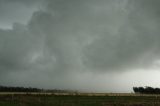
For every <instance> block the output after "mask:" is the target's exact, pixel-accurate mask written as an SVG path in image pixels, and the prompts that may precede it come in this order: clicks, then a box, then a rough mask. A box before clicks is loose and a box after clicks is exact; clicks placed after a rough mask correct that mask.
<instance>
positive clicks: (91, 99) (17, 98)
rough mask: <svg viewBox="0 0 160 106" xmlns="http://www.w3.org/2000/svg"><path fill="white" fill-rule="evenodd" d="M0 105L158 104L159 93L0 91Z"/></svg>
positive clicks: (158, 105) (130, 105)
mask: <svg viewBox="0 0 160 106" xmlns="http://www.w3.org/2000/svg"><path fill="white" fill-rule="evenodd" d="M0 106H160V95H141V94H134V93H133V94H132V93H121V94H119V93H7V92H6V93H0Z"/></svg>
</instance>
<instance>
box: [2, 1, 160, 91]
mask: <svg viewBox="0 0 160 106" xmlns="http://www.w3.org/2000/svg"><path fill="white" fill-rule="evenodd" d="M0 2H2V3H5V2H6V1H3V0H2V1H0ZM7 2H12V1H11V0H7ZM15 2H17V3H20V2H22V3H24V4H27V5H30V4H32V1H27V0H23V1H21V0H16V1H15ZM15 2H14V3H15ZM150 2H151V1H150V0H141V1H136V0H133V1H130V0H121V1H120V0H100V1H97V0H80V1H79V0H67V1H66V0H46V1H45V2H43V3H44V4H42V8H41V10H38V11H36V12H34V13H33V14H32V17H31V19H30V20H29V21H28V23H27V24H21V23H14V24H13V28H12V29H5V30H4V29H1V30H0V70H1V71H0V73H1V74H0V76H3V75H5V76H8V77H11V79H12V77H14V78H13V79H15V76H18V78H19V79H23V78H24V80H23V81H24V82H27V81H28V80H29V79H28V78H27V77H26V79H25V75H26V76H28V77H29V76H36V74H37V76H39V77H40V78H37V79H34V78H31V81H33V82H32V83H31V84H32V85H36V86H38V85H43V86H47V87H48V86H51V85H52V84H53V86H60V87H64V88H65V86H66V83H67V84H68V83H69V81H71V80H72V78H73V77H74V76H76V75H77V74H80V73H101V72H105V73H106V72H118V73H119V72H124V71H126V70H127V71H130V70H134V69H139V68H146V67H150V66H152V65H153V63H154V62H155V61H157V60H159V52H160V50H159V46H160V43H159V41H160V35H159V34H160V31H159V25H160V24H159V17H160V16H159V15H158V12H159V10H160V8H159V6H158V4H159V1H158V0H152V3H150ZM14 8H16V7H14ZM13 14H14V13H13ZM16 14H17V13H16ZM4 17H9V16H4ZM80 75H81V74H80ZM19 76H24V77H23V78H21V77H19ZM41 78H42V79H41ZM1 79H4V78H3V77H1ZM40 79H41V80H40ZM74 79H76V78H73V80H74ZM79 80H82V78H80V79H79ZM49 81H52V83H46V84H44V83H45V82H49ZM24 82H17V83H24ZM36 83H37V84H36ZM42 83H43V84H42ZM74 83H76V82H74ZM29 84H30V83H29ZM22 85H23V84H22Z"/></svg>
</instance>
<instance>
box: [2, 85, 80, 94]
mask: <svg viewBox="0 0 160 106" xmlns="http://www.w3.org/2000/svg"><path fill="white" fill-rule="evenodd" d="M0 92H49V93H75V92H77V91H72V90H59V89H39V88H32V87H28V88H27V87H11V86H0Z"/></svg>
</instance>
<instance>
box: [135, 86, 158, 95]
mask: <svg viewBox="0 0 160 106" xmlns="http://www.w3.org/2000/svg"><path fill="white" fill-rule="evenodd" d="M133 91H134V92H135V93H140V94H160V88H153V87H149V86H146V87H133Z"/></svg>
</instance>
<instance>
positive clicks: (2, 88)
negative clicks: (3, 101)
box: [0, 86, 42, 92]
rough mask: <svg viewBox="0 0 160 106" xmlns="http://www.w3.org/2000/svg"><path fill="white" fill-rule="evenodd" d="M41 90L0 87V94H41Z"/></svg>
mask: <svg viewBox="0 0 160 106" xmlns="http://www.w3.org/2000/svg"><path fill="white" fill-rule="evenodd" d="M41 91H42V89H38V88H31V87H29V88H25V87H7V86H0V92H41Z"/></svg>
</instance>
